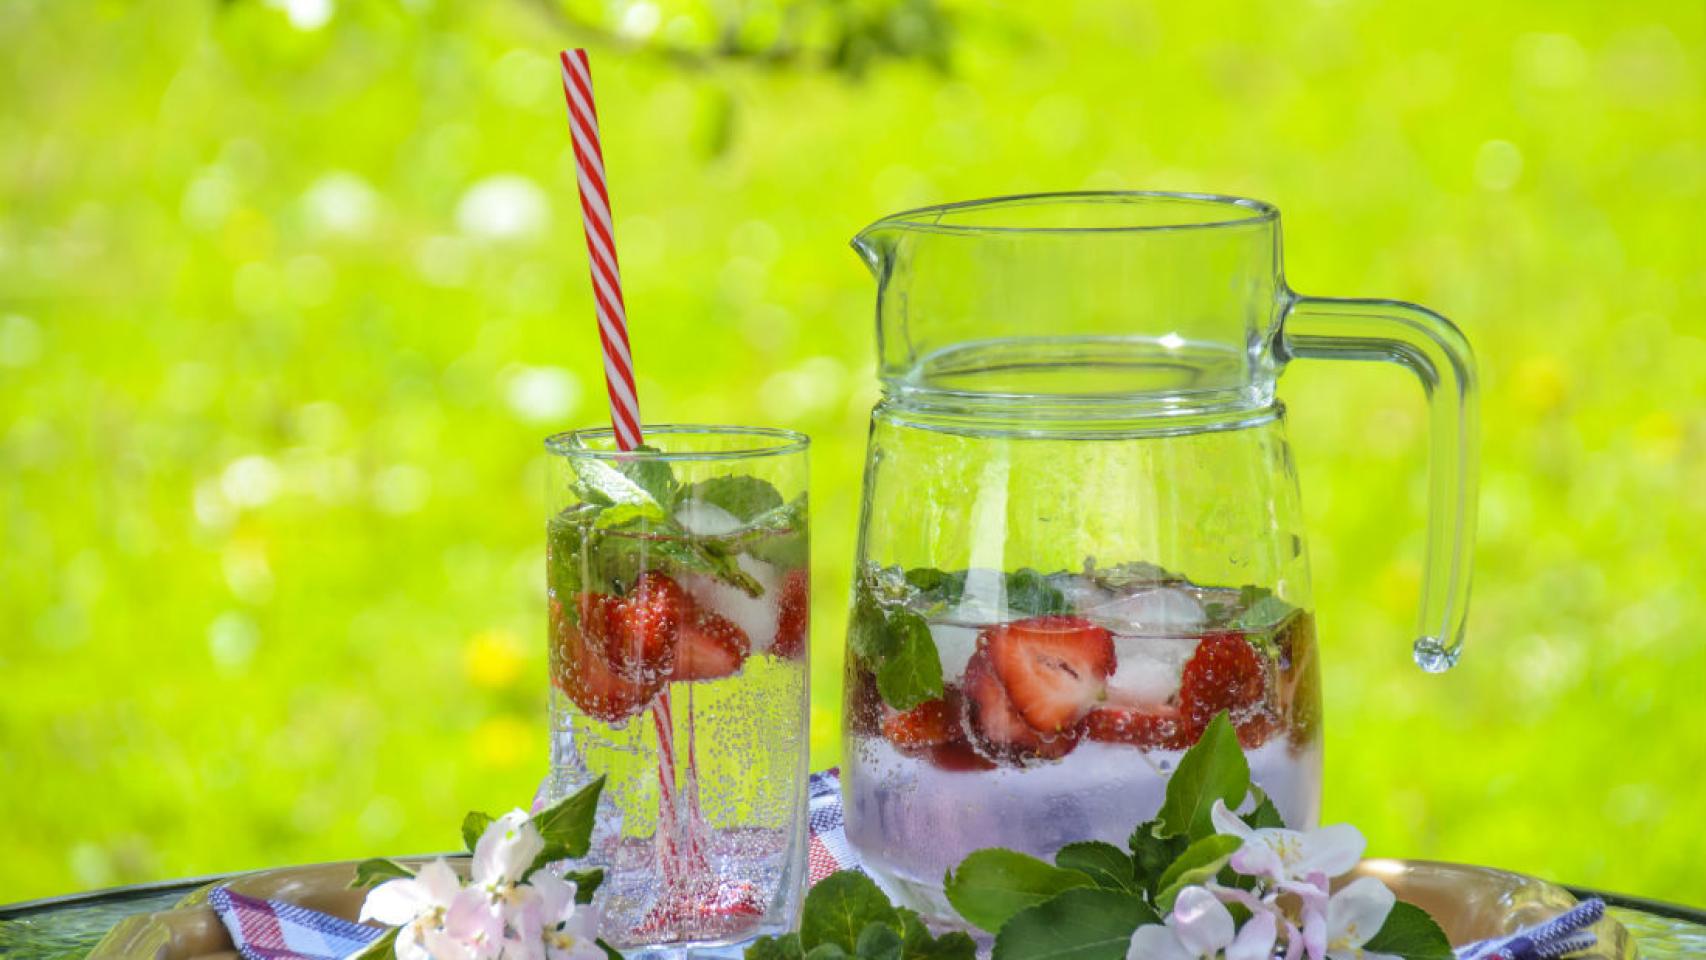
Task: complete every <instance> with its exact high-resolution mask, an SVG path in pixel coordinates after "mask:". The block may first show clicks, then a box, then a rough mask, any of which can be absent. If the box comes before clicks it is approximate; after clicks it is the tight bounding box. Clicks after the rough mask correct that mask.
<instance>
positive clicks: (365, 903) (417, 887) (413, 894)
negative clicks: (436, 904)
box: [357, 877, 433, 927]
mask: <svg viewBox="0 0 1706 960" xmlns="http://www.w3.org/2000/svg"><path fill="white" fill-rule="evenodd" d="M432 906H433V904H432V902H431V901H430V899H429V897H428V895H427V891H426V887H425V885H424V884H422V882H421V881H420V880H419V879H414V878H407V877H400V878H398V879H396V880H387V881H385V882H384V883H382V884H380V885H379V886H377V887H374V888H373V889H372V890H369V891H368V892H367V897H366V899H364V900H362V902H361V914H360V915H359V916H358V917H357V919H359V920H362V921H364V922H365V921H368V920H378V921H379V922H380V923H383V924H385V925H386V926H388V927H400V926H402V925H403V924H405V923H408V922H409V921H411V920H413V919H415V918H416V917H418V916H420V915H421V914H423V913H425V912H426V911H428V910H430V909H432Z"/></svg>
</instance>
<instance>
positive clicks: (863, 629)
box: [847, 592, 928, 670]
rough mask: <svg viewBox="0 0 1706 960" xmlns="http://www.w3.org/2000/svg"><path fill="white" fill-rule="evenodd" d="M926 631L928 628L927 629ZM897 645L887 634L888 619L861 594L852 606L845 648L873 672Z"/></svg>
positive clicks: (868, 597) (873, 603)
mask: <svg viewBox="0 0 1706 960" xmlns="http://www.w3.org/2000/svg"><path fill="white" fill-rule="evenodd" d="M927 629H928V628H927ZM896 646H897V644H896V643H895V639H894V637H893V636H892V635H890V633H889V622H888V617H886V616H884V615H883V608H882V607H879V606H877V602H876V601H875V600H872V599H871V597H870V596H869V595H868V594H865V593H863V592H861V593H860V594H859V598H858V600H857V601H855V602H854V604H853V616H852V618H851V620H850V621H849V623H848V625H847V647H848V649H849V650H852V651H853V655H854V656H856V657H858V658H859V659H860V660H861V661H863V662H864V664H865V666H866V667H868V668H870V669H872V670H875V669H876V668H877V666H878V665H879V664H881V663H882V662H883V661H884V660H887V659H888V657H889V654H891V653H893V652H894V650H895V647H896Z"/></svg>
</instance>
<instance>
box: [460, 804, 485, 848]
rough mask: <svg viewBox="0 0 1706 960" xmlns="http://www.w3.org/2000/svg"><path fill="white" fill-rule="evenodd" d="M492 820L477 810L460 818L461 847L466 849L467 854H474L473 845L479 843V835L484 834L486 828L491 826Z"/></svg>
mask: <svg viewBox="0 0 1706 960" xmlns="http://www.w3.org/2000/svg"><path fill="white" fill-rule="evenodd" d="M492 820H493V817H492V815H491V814H489V813H481V812H480V811H478V810H470V811H468V815H467V816H465V817H463V818H462V845H463V846H465V847H467V848H468V852H469V853H473V852H474V844H476V843H478V842H479V840H480V834H482V833H485V832H486V828H487V827H489V826H491V825H492Z"/></svg>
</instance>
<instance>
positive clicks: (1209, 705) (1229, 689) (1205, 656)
mask: <svg viewBox="0 0 1706 960" xmlns="http://www.w3.org/2000/svg"><path fill="white" fill-rule="evenodd" d="M1267 685H1268V678H1267V670H1266V669H1265V668H1264V666H1263V664H1262V657H1261V654H1258V653H1257V652H1256V648H1255V647H1253V646H1251V645H1250V641H1248V640H1246V639H1244V636H1243V635H1242V634H1238V633H1211V634H1209V635H1207V636H1205V637H1203V638H1202V642H1200V643H1198V644H1197V649H1196V652H1195V653H1193V654H1192V655H1191V659H1190V660H1189V661H1188V662H1186V664H1185V672H1184V675H1183V677H1181V678H1180V681H1179V707H1180V710H1181V712H1182V713H1183V714H1184V717H1185V722H1186V725H1187V726H1188V727H1189V728H1190V730H1191V737H1190V738H1191V741H1192V742H1193V743H1194V742H1195V741H1196V739H1197V738H1198V737H1199V736H1201V735H1202V731H1203V729H1204V728H1206V727H1207V726H1208V722H1209V721H1210V720H1213V719H1214V715H1215V714H1217V713H1219V712H1220V711H1222V710H1225V711H1228V712H1229V713H1230V714H1231V716H1232V722H1233V723H1234V724H1239V723H1242V722H1244V721H1245V720H1247V719H1249V717H1250V714H1251V708H1253V707H1255V706H1256V705H1257V704H1259V703H1261V702H1262V699H1263V697H1264V695H1265V694H1266V692H1267Z"/></svg>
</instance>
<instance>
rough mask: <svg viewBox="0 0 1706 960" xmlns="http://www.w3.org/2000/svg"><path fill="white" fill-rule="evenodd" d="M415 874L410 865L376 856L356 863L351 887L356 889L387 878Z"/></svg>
mask: <svg viewBox="0 0 1706 960" xmlns="http://www.w3.org/2000/svg"><path fill="white" fill-rule="evenodd" d="M414 875H415V872H414V871H413V870H410V869H409V868H408V867H405V866H403V865H402V864H400V863H398V862H397V861H395V860H387V859H385V858H384V857H374V858H373V859H371V860H363V861H361V862H360V863H358V864H356V865H355V879H354V880H353V881H351V882H350V889H351V890H354V889H355V888H357V887H371V886H373V885H374V884H376V883H381V882H383V881H386V880H398V879H402V878H406V877H412V876H414Z"/></svg>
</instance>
